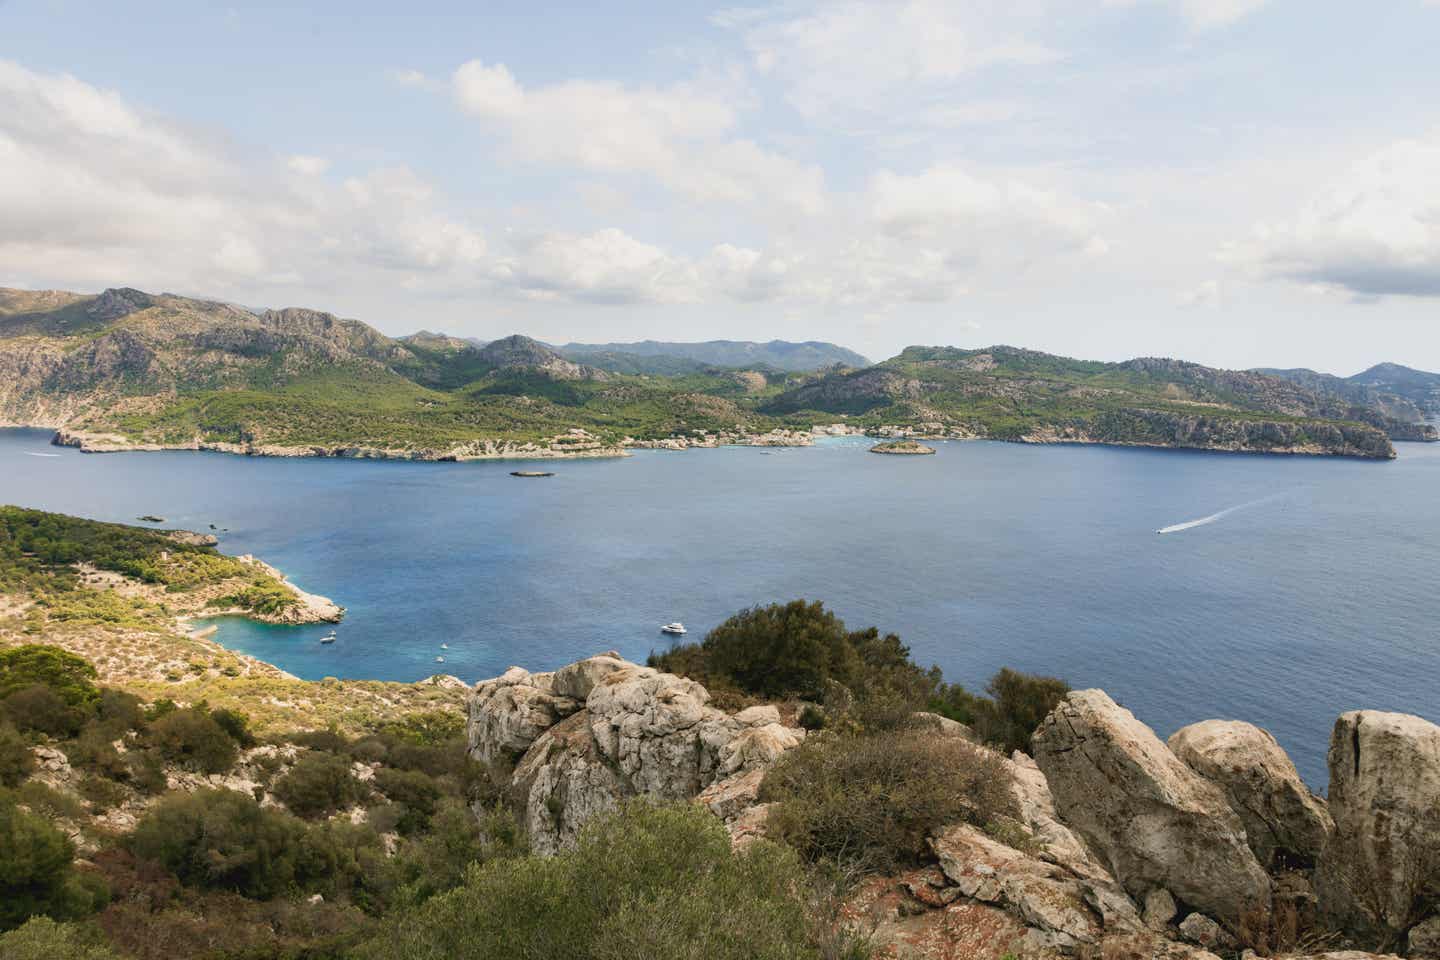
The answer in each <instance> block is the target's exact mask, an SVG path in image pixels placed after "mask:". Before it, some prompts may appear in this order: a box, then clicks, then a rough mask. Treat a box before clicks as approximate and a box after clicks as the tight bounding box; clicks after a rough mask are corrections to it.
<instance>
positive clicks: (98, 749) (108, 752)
mask: <svg viewBox="0 0 1440 960" xmlns="http://www.w3.org/2000/svg"><path fill="white" fill-rule="evenodd" d="M116 739H117V738H116V737H115V735H114V731H113V730H112V729H111V728H110V727H109V726H107V725H105V724H102V723H99V722H96V721H91V722H90V723H88V724H86V725H85V729H83V730H81V731H80V735H79V736H78V737H76V738H75V742H74V743H72V744H69V745H68V746H66V748H65V756H66V757H67V758H68V759H69V760H70V764H71V766H76V767H82V768H84V769H86V770H89V771H91V772H92V773H97V774H99V775H100V776H102V777H109V778H110V779H111V780H123V779H125V778H127V777H128V776H129V775H130V766H129V764H127V763H126V762H125V757H123V756H122V755H121V754H120V751H119V750H116V749H115V743H114V741H115V740H116Z"/></svg>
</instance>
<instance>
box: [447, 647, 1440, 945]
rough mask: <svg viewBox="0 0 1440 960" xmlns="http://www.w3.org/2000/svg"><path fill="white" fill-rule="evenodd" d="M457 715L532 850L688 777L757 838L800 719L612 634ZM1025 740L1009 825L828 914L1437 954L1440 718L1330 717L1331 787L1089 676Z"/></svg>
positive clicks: (741, 834) (948, 831) (700, 799)
mask: <svg viewBox="0 0 1440 960" xmlns="http://www.w3.org/2000/svg"><path fill="white" fill-rule="evenodd" d="M927 722H928V723H929V724H930V726H929V729H930V730H931V731H932V735H933V736H935V737H952V736H953V737H964V738H968V737H970V736H971V734H970V732H969V730H968V729H966V728H964V727H962V726H960V725H958V724H953V723H948V722H946V721H943V720H941V719H940V718H928V720H927ZM468 730H469V742H470V753H471V756H472V757H474V758H475V759H476V760H478V761H481V762H483V763H484V764H485V765H486V766H487V767H488V768H489V769H490V770H492V771H494V772H495V774H496V775H497V776H498V777H499V778H500V780H501V782H502V784H503V785H504V786H505V787H506V788H507V789H508V790H509V793H510V796H511V797H512V799H513V802H514V803H515V804H516V805H517V808H518V809H519V810H520V812H521V814H522V819H523V822H524V824H525V826H526V829H527V830H528V831H529V833H530V836H531V840H532V843H534V844H535V846H536V847H537V848H538V849H540V850H542V851H555V850H558V849H561V848H564V847H566V846H567V845H569V844H571V843H573V842H574V839H575V837H576V834H577V831H578V830H579V828H580V827H581V826H582V825H583V824H584V823H585V822H587V821H589V820H590V819H592V818H594V817H595V816H596V815H597V814H599V813H601V812H603V811H607V810H610V809H613V808H614V807H615V806H616V805H617V804H618V803H619V801H620V800H621V799H623V798H626V797H632V796H647V797H652V798H655V799H657V800H670V801H673V800H685V799H692V800H694V801H695V802H697V803H700V804H703V805H705V806H706V807H707V808H708V809H710V810H711V811H712V812H713V813H714V814H715V815H716V816H717V817H719V818H721V819H722V820H723V821H724V822H725V823H726V825H727V826H728V827H729V829H730V832H731V836H732V839H733V841H734V842H735V843H737V844H745V843H750V842H752V841H753V840H754V839H755V838H757V837H763V836H764V834H765V823H766V820H767V815H768V814H769V813H770V811H771V809H772V808H771V806H769V805H766V804H762V803H760V802H759V801H758V797H759V795H760V790H761V784H762V782H763V780H764V777H765V773H766V771H767V770H768V769H769V768H770V767H771V766H772V765H773V764H774V763H775V761H776V760H777V759H778V758H779V757H781V756H782V755H783V754H784V753H785V752H786V751H787V750H789V749H792V748H794V747H795V746H797V745H798V744H799V743H801V742H802V740H803V739H804V738H805V737H806V733H805V731H804V730H801V729H798V728H797V727H795V726H794V725H791V724H789V723H787V722H786V721H785V720H784V719H783V715H782V713H781V712H780V711H779V710H777V709H776V708H775V707H773V706H760V707H751V708H749V709H746V710H743V711H741V712H739V713H733V714H732V713H727V712H725V711H722V710H719V709H717V708H715V707H714V706H712V705H710V703H709V694H708V692H707V691H706V690H705V688H704V687H703V686H702V685H700V684H698V683H696V682H694V681H693V680H688V679H685V678H683V677H678V676H674V675H672V674H666V673H660V672H657V671H656V670H654V669H651V668H646V667H641V666H638V665H636V664H633V663H628V662H626V661H624V660H623V659H621V658H620V657H619V656H618V655H616V654H614V653H613V652H611V653H606V654H602V655H599V656H596V657H591V658H589V659H588V660H583V661H580V662H578V663H573V664H570V665H568V666H565V667H562V668H561V669H559V670H556V671H554V672H548V673H530V672H528V671H526V670H524V669H522V668H519V667H514V668H511V670H509V671H507V672H506V673H505V674H504V675H502V676H500V677H496V678H494V679H492V680H486V681H482V682H481V683H479V684H478V685H477V686H476V687H475V689H474V692H473V693H472V696H471V701H470V710H469V723H468ZM816 735H818V736H827V735H828V734H823V733H822V734H811V736H816ZM1034 742H1035V758H1034V759H1033V760H1032V759H1031V758H1030V757H1028V756H1026V755H1024V754H1022V753H1018V752H1017V753H1016V754H1015V755H1014V756H1013V757H1012V758H1011V759H1009V760H1007V761H1005V762H1004V764H1003V766H1002V768H1001V769H1002V770H1003V775H1004V776H1005V777H1006V778H1007V787H1008V789H1009V791H1010V793H1011V795H1012V796H1013V798H1014V800H1015V809H1016V810H1017V811H1018V820H1016V821H1015V822H1014V823H1012V825H1011V826H1010V827H1007V828H1006V830H1005V831H1004V832H1000V833H995V832H991V831H988V830H980V829H977V828H976V827H974V826H971V825H968V824H955V825H952V826H949V827H946V828H943V829H940V830H937V831H936V832H935V833H934V834H933V835H932V836H931V839H930V848H931V852H932V855H933V857H932V859H931V861H930V863H928V864H926V865H922V866H920V867H918V868H915V869H910V870H905V871H902V872H900V873H887V874H885V875H880V876H870V877H867V878H863V879H861V880H860V881H859V882H858V883H857V884H856V885H855V886H854V887H853V888H852V889H851V891H850V893H849V895H848V896H847V898H846V901H845V904H844V906H843V907H842V911H841V912H842V915H843V916H844V917H846V918H848V919H849V920H850V921H852V922H854V923H856V924H859V925H862V926H868V927H869V928H870V929H871V931H872V934H873V940H874V942H875V944H876V946H877V948H878V949H879V952H878V953H877V956H881V957H891V958H897V960H898V958H901V957H908V958H937V960H939V958H960V957H967V958H994V960H1000V958H1001V957H1004V956H1011V957H1016V958H1023V957H1053V956H1068V955H1076V956H1091V957H1094V956H1103V957H1149V958H1172V960H1216V954H1218V953H1224V954H1233V953H1234V952H1236V951H1238V950H1239V949H1240V947H1241V946H1248V947H1255V948H1258V949H1259V950H1260V951H1261V952H1262V953H1269V954H1271V955H1277V956H1278V955H1282V954H1285V955H1290V956H1295V955H1298V954H1300V953H1303V951H1300V950H1298V949H1297V946H1298V944H1297V940H1296V930H1297V929H1307V930H1309V931H1310V933H1309V934H1307V936H1308V937H1310V938H1311V940H1312V941H1323V942H1326V943H1329V944H1331V945H1332V946H1333V945H1336V944H1342V943H1347V942H1348V943H1351V944H1364V945H1369V946H1382V947H1385V948H1400V949H1402V950H1405V951H1407V955H1408V956H1411V957H1434V956H1437V955H1440V954H1437V953H1436V952H1435V949H1436V946H1437V945H1440V902H1437V900H1436V893H1437V892H1440V820H1437V817H1440V813H1437V811H1440V805H1437V804H1440V727H1436V726H1435V725H1434V724H1431V723H1428V722H1427V721H1424V720H1421V719H1419V718H1417V717H1409V716H1401V715H1397V714H1377V713H1370V712H1363V711H1362V712H1358V713H1352V714H1346V715H1345V716H1343V717H1341V719H1340V720H1339V721H1338V722H1337V725H1336V728H1335V732H1334V737H1333V739H1332V743H1331V751H1330V768H1331V800H1330V803H1329V804H1327V803H1326V802H1325V801H1324V800H1322V799H1321V798H1319V797H1317V796H1315V795H1313V794H1312V793H1311V792H1310V791H1309V790H1308V788H1306V786H1305V785H1304V783H1303V782H1301V780H1300V778H1299V776H1298V775H1297V774H1296V772H1295V768H1294V765H1293V764H1292V763H1291V762H1290V760H1289V758H1288V757H1286V756H1285V754H1284V752H1283V751H1282V750H1281V749H1280V748H1279V746H1278V745H1277V744H1276V743H1275V741H1274V739H1273V738H1272V737H1270V736H1269V735H1268V734H1267V733H1265V731H1263V730H1260V729H1259V728H1256V727H1253V726H1251V725H1249V724H1244V723H1239V722H1235V721H1206V722H1204V723H1200V724H1195V725H1192V726H1190V727H1187V728H1185V729H1184V730H1181V731H1179V732H1178V733H1176V734H1175V735H1174V736H1173V737H1171V739H1170V742H1169V744H1166V743H1165V742H1163V741H1161V740H1160V739H1159V738H1158V737H1156V736H1155V734H1154V732H1153V731H1151V730H1150V728H1148V727H1146V726H1145V725H1144V724H1142V723H1141V722H1139V721H1138V720H1137V719H1136V718H1135V717H1134V716H1133V715H1132V714H1131V713H1130V712H1129V711H1128V710H1125V709H1124V708H1123V707H1120V706H1119V705H1117V704H1116V703H1115V702H1114V701H1113V700H1111V699H1110V698H1109V697H1108V696H1106V695H1105V694H1104V693H1103V692H1102V691H1099V690H1084V691H1077V692H1074V693H1071V694H1070V695H1069V696H1068V697H1067V698H1066V699H1065V700H1064V701H1062V702H1061V703H1060V705H1059V706H1058V707H1057V708H1056V709H1055V710H1054V711H1053V712H1052V713H1051V714H1050V716H1049V717H1047V718H1046V720H1045V722H1044V723H1043V724H1042V725H1041V728H1040V729H1039V730H1038V731H1037V732H1036V734H1035V737H1034ZM1332 813H1333V816H1332ZM1317 889H1318V895H1317V892H1316V891H1317ZM1212 951H1213V952H1212ZM1287 951H1288V953H1287ZM1316 956H1319V955H1316ZM1324 956H1326V957H1328V958H1330V960H1361V958H1365V957H1368V956H1370V955H1369V954H1364V953H1357V952H1353V951H1352V952H1349V953H1332V954H1325V955H1324Z"/></svg>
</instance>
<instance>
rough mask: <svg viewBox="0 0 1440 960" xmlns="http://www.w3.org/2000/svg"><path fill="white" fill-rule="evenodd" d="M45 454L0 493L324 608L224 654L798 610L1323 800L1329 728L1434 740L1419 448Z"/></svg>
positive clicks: (460, 667) (1437, 667)
mask: <svg viewBox="0 0 1440 960" xmlns="http://www.w3.org/2000/svg"><path fill="white" fill-rule="evenodd" d="M48 439H49V435H48V433H45V432H39V431H0V502H10V503H18V504H24V505H27V506H34V507H41V508H44V509H48V510H59V511H63V512H67V513H74V514H81V515H85V516H91V517H96V518H100V519H106V520H118V521H125V522H133V521H134V519H135V518H136V517H137V516H139V515H141V514H147V513H156V514H159V515H161V516H164V517H166V518H167V520H168V523H167V526H179V527H189V528H192V529H196V530H206V529H208V525H209V524H211V523H214V524H216V525H217V526H219V527H224V528H228V532H227V533H224V534H222V535H221V537H222V540H221V549H223V550H225V551H227V552H229V553H255V554H257V555H259V556H261V557H263V558H264V559H266V560H268V561H270V562H271V563H274V564H275V565H276V566H278V567H280V568H281V569H282V570H284V571H286V572H287V573H289V574H290V575H291V577H292V578H293V579H294V580H295V581H296V582H297V583H298V584H300V585H301V586H303V587H304V588H306V589H308V590H311V591H312V592H315V593H321V594H324V595H326V596H329V597H332V598H334V599H335V600H336V601H337V602H339V603H342V604H344V605H345V606H346V607H348V608H349V614H348V615H347V617H346V619H345V622H344V623H343V624H342V625H341V626H340V628H339V634H340V639H339V642H337V643H335V644H333V645H330V646H321V645H320V644H319V643H317V640H318V638H319V637H320V636H321V635H322V634H323V633H326V632H328V630H329V628H328V627H324V628H321V627H266V626H262V625H257V624H252V623H249V622H247V621H243V620H237V619H227V620H225V621H223V622H222V624H221V629H220V633H219V637H218V638H219V639H220V641H221V642H223V643H225V644H226V645H228V646H231V647H234V648H236V649H239V650H242V651H244V652H246V653H250V654H253V655H255V656H257V657H261V658H263V659H265V660H268V661H270V662H272V663H275V664H278V665H279V666H281V667H283V668H284V669H286V670H289V671H291V672H292V673H295V674H298V675H300V676H302V677H309V678H319V677H324V676H340V677H362V678H375V679H390V680H414V679H418V678H421V677H425V676H428V675H429V674H432V673H436V672H441V671H443V672H447V673H453V674H456V675H458V676H460V677H463V678H465V679H467V680H474V679H477V678H481V677H485V676H491V675H494V674H497V673H499V672H501V671H502V670H504V669H505V668H506V667H507V666H509V665H510V664H514V663H519V664H523V665H525V666H527V667H531V668H548V667H554V666H557V665H559V664H562V663H565V662H567V661H569V660H572V659H575V658H576V657H579V656H584V655H588V654H590V653H594V652H596V651H600V650H605V649H607V648H612V647H613V648H616V649H618V650H620V651H621V652H622V653H623V654H625V655H626V656H628V657H632V658H643V657H644V656H645V655H646V654H647V653H648V652H649V651H650V650H651V649H653V648H660V647H663V646H664V645H665V643H666V640H665V638H663V637H662V636H661V635H660V634H659V633H658V632H657V627H658V626H659V625H660V624H662V623H666V622H668V621H671V620H682V621H684V622H685V623H686V624H687V625H688V626H689V627H690V630H691V634H690V636H691V638H692V639H698V638H699V637H701V636H703V634H704V632H705V631H706V630H707V629H708V628H709V627H711V626H713V625H714V624H716V623H717V622H719V621H720V620H722V619H723V618H724V617H726V616H727V615H729V614H730V613H732V612H734V611H735V610H737V609H739V608H741V607H744V606H746V605H749V604H753V603H766V602H770V601H773V600H785V599H790V598H793V597H808V598H821V599H824V600H825V601H826V603H827V604H829V605H830V606H831V607H833V608H834V609H835V610H836V611H838V612H839V613H840V614H841V616H843V617H844V618H845V619H846V621H847V622H849V623H850V624H851V625H852V626H857V627H858V626H867V625H870V624H876V625H878V626H880V627H881V628H882V629H885V630H893V631H896V632H898V633H899V634H900V635H901V637H902V638H904V640H905V641H906V642H907V643H909V644H910V646H911V649H912V651H913V653H914V655H915V657H916V659H918V660H920V661H921V662H923V663H926V664H929V663H938V664H939V665H940V666H941V667H942V668H944V671H945V674H946V676H947V677H948V678H950V679H952V680H959V681H962V682H964V683H966V684H968V685H973V686H976V687H979V686H981V685H983V683H984V681H985V679H986V678H987V677H988V676H989V675H990V674H992V673H993V672H994V671H995V670H996V669H997V668H999V667H1001V666H1006V665H1008V666H1013V667H1016V668H1019V669H1023V670H1031V671H1042V672H1047V673H1053V674H1058V675H1060V676H1063V677H1065V678H1067V679H1068V680H1069V681H1070V682H1071V683H1072V684H1074V685H1076V686H1101V687H1104V688H1105V689H1106V690H1108V691H1109V692H1110V693H1111V695H1112V696H1114V697H1115V698H1116V699H1118V700H1120V701H1121V702H1122V703H1124V704H1126V705H1127V706H1128V707H1130V708H1131V709H1132V710H1134V711H1135V713H1136V714H1137V715H1138V716H1139V717H1140V718H1141V719H1142V720H1144V721H1145V722H1147V723H1149V724H1150V725H1152V726H1153V727H1155V728H1156V730H1157V731H1158V732H1159V733H1160V734H1161V735H1162V736H1165V735H1168V734H1169V733H1170V732H1172V731H1173V730H1175V729H1176V728H1178V727H1180V726H1182V725H1184V724H1186V723H1190V722H1192V721H1195V720H1200V719H1204V718H1207V717H1234V718H1240V719H1245V720H1249V721H1252V722H1254V723H1258V724H1260V725H1262V726H1264V727H1266V728H1268V729H1269V730H1270V731H1271V732H1273V733H1274V734H1275V736H1276V737H1277V738H1278V739H1279V740H1280V742H1281V744H1282V745H1283V746H1284V747H1285V748H1286V749H1287V750H1289V751H1290V754H1291V756H1292V757H1294V759H1295V761H1296V763H1297V765H1298V766H1299V767H1300V770H1301V772H1302V774H1304V775H1305V777H1306V778H1307V780H1309V781H1310V782H1311V783H1312V784H1313V785H1315V786H1317V787H1320V788H1323V786H1324V784H1325V780H1326V777H1325V772H1324V771H1325V764H1324V755H1325V748H1326V743H1327V740H1328V736H1329V731H1330V727H1331V725H1332V724H1333V722H1334V719H1335V717H1336V716H1337V715H1338V714H1339V713H1341V712H1342V711H1345V710H1350V709H1355V708H1360V707H1370V708H1377V709H1390V710H1403V711H1406V712H1411V713H1419V714H1422V715H1427V716H1429V718H1430V719H1433V720H1437V721H1440V657H1437V653H1440V622H1437V621H1440V598H1437V595H1436V584H1435V577H1436V574H1437V572H1440V497H1437V495H1436V491H1437V490H1440V445H1430V446H1426V445H1417V444H1405V445H1402V446H1401V457H1400V459H1399V460H1398V461H1395V462H1392V463H1373V462H1363V461H1348V460H1328V459H1325V460H1319V459H1309V458H1300V457H1294V458H1290V457H1264V456H1236V455H1227V454H1204V453H1184V452H1175V451H1149V450H1123V449H1107V448H1101V447H1031V446H1018V445H1009V444H999V443H949V444H940V445H938V446H939V453H938V455H936V456H934V457H923V458H910V457H882V456H874V455H871V454H869V453H867V452H866V450H865V448H866V446H867V444H866V443H865V442H863V441H844V440H842V441H834V442H829V443H823V444H821V445H819V446H817V447H814V448H811V449H794V450H776V451H761V450H757V449H748V448H730V449H721V450H705V451H690V452H686V453H669V452H660V451H655V452H641V453H638V454H637V455H636V456H634V457H631V458H627V459H624V460H598V461H562V462H558V463H556V464H554V465H553V467H552V468H551V469H554V470H555V471H556V473H557V474H558V475H557V476H555V477H553V478H549V479H545V480H521V479H515V478H512V477H510V476H509V471H510V470H512V469H515V467H516V464H514V463H483V464H408V463H387V462H359V461H337V460H270V459H248V458H243V457H232V456H225V455H222V454H204V453H179V452H176V453H146V454H113V455H97V456H92V455H85V454H81V453H78V452H77V451H74V450H68V449H60V448H55V447H51V446H49V445H48V443H47V441H48ZM32 454H59V456H32ZM1237 507H1238V508H1239V509H1232V508H1237ZM1224 511H1228V512H1224ZM1222 512H1223V513H1222ZM1215 514H1222V515H1221V516H1219V517H1214V515H1215ZM1212 517H1214V519H1212V520H1210V521H1209V522H1207V523H1203V524H1200V525H1197V526H1189V527H1186V528H1185V529H1181V530H1178V531H1176V532H1173V533H1169V534H1166V535H1163V536H1157V534H1156V531H1157V530H1158V529H1161V528H1164V527H1171V526H1176V525H1181V524H1186V523H1188V522H1189V521H1192V520H1200V519H1204V518H1212ZM442 642H444V643H448V644H449V649H448V650H444V651H442V650H441V649H440V644H441V643H442ZM440 655H443V656H444V657H445V663H444V664H443V665H442V664H438V663H436V662H435V658H436V656H440Z"/></svg>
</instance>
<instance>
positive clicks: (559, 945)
mask: <svg viewBox="0 0 1440 960" xmlns="http://www.w3.org/2000/svg"><path fill="white" fill-rule="evenodd" d="M804 880H805V878H804V873H803V871H802V869H801V866H800V863H799V861H798V860H797V859H796V857H795V856H794V854H793V853H791V852H790V851H787V850H784V849H783V848H779V847H776V846H775V845H773V844H768V843H765V842H763V841H762V842H759V843H755V844H752V845H751V846H749V847H747V848H746V849H745V850H743V851H740V852H734V851H732V850H731V847H730V839H729V836H728V835H727V834H726V832H725V828H724V827H723V826H722V825H721V824H720V822H719V821H717V820H716V819H715V818H714V817H712V816H710V815H709V814H708V813H707V812H706V811H704V810H703V809H701V808H699V807H696V806H694V805H692V804H679V805H675V806H665V807H658V806H652V805H649V804H647V803H645V802H643V801H637V802H632V803H630V804H628V805H626V806H625V807H623V808H622V809H621V810H620V811H619V812H617V813H616V814H614V815H612V816H608V817H604V818H600V819H599V820H597V821H595V822H592V823H591V824H590V826H589V827H588V828H587V829H586V830H585V831H584V833H583V835H582V837H581V839H580V842H579V844H578V845H577V847H576V848H575V850H573V851H571V852H568V853H562V854H559V855H558V856H555V857H550V858H539V857H518V858H511V859H501V860H494V861H491V862H489V863H486V864H485V865H483V866H480V867H473V868H471V870H470V872H469V874H468V875H467V877H466V879H465V883H464V885H463V886H461V887H460V888H459V889H457V890H453V891H451V892H450V893H447V894H443V895H441V896H438V897H435V898H434V899H432V900H430V901H428V902H427V903H426V904H424V905H423V906H421V907H420V908H418V909H416V910H413V911H409V912H407V913H406V914H405V915H404V916H402V918H401V919H400V920H399V921H398V922H395V923H394V924H392V925H391V927H390V928H389V929H388V930H387V931H386V932H385V933H384V934H383V935H381V936H380V937H378V938H376V939H375V940H374V941H372V942H371V943H369V944H367V945H366V946H365V947H363V948H362V949H361V950H360V951H359V955H360V957H362V958H365V960H432V958H433V960H440V958H446V960H450V958H455V960H467V958H475V960H479V958H489V957H502V956H510V957H525V958H527V960H619V958H627V960H628V958H634V957H649V956H665V957H676V958H680V960H700V958H709V960H742V958H743V960H751V958H755V957H765V958H767V960H771V958H773V960H792V958H793V960H800V958H805V960H818V956H819V955H818V953H817V951H816V950H815V948H814V946H813V945H812V944H811V943H810V942H809V934H808V928H807V922H806V921H807V918H806V915H805V908H804V904H803V903H802V901H801V900H800V897H799V891H800V890H801V889H802V888H803V886H804Z"/></svg>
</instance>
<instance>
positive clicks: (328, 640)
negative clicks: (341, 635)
mask: <svg viewBox="0 0 1440 960" xmlns="http://www.w3.org/2000/svg"><path fill="white" fill-rule="evenodd" d="M337 639H338V638H337V637H336V636H335V631H334V630H331V631H330V632H329V633H327V634H325V636H323V637H321V638H320V642H321V643H334V642H335V641H336V640H337Z"/></svg>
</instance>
